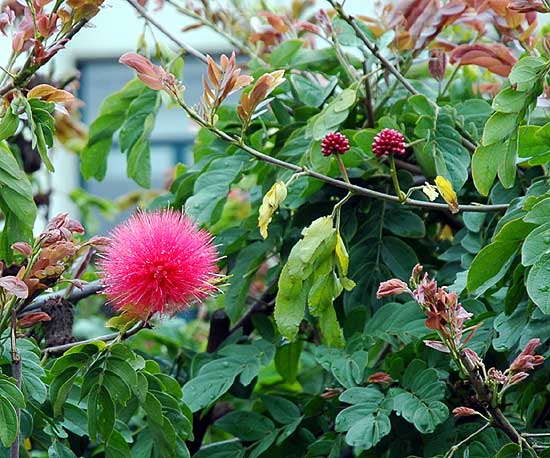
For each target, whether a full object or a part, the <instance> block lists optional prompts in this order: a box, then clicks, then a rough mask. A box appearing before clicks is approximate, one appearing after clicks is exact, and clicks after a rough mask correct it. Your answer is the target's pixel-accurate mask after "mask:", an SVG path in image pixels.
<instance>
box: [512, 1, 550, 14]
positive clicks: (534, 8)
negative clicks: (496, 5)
mask: <svg viewBox="0 0 550 458" xmlns="http://www.w3.org/2000/svg"><path fill="white" fill-rule="evenodd" d="M508 9H510V10H512V11H516V12H517V13H533V12H535V13H548V12H550V9H548V7H547V6H546V5H545V4H544V2H543V1H542V0H512V1H511V2H510V3H508Z"/></svg>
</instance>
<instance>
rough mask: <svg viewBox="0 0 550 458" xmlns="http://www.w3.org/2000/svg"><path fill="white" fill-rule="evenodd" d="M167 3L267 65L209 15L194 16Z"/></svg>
mask: <svg viewBox="0 0 550 458" xmlns="http://www.w3.org/2000/svg"><path fill="white" fill-rule="evenodd" d="M167 3H168V4H170V5H172V6H173V7H174V8H175V9H176V10H177V11H179V12H180V13H181V14H183V15H185V16H187V17H190V18H192V19H195V20H197V21H199V22H200V23H201V24H202V25H204V26H206V27H208V28H210V29H211V30H213V31H214V32H216V33H217V34H219V35H221V36H222V37H223V38H225V39H226V40H227V41H228V42H229V43H231V44H232V45H233V46H235V47H236V48H237V49H239V50H240V51H241V52H242V53H244V54H248V56H250V57H251V58H253V59H257V61H258V62H259V63H260V64H262V65H267V62H265V61H264V60H263V59H262V58H261V57H260V56H259V55H258V54H257V53H256V52H255V51H254V49H252V47H251V46H249V45H248V44H247V43H245V42H242V41H239V40H237V39H236V38H235V37H234V36H233V35H231V34H229V33H227V32H226V31H225V30H223V29H221V28H220V27H218V25H217V24H216V23H215V22H213V21H212V20H211V19H210V15H208V16H206V15H205V16H202V15H199V14H196V13H195V12H194V11H192V10H190V9H189V8H186V7H184V6H181V5H178V4H176V3H175V2H174V1H173V0H167ZM207 14H208V13H207Z"/></svg>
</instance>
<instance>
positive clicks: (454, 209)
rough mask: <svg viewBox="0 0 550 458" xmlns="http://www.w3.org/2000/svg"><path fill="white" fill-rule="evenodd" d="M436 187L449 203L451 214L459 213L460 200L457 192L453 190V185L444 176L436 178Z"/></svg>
mask: <svg viewBox="0 0 550 458" xmlns="http://www.w3.org/2000/svg"><path fill="white" fill-rule="evenodd" d="M435 185H436V186H437V190H438V191H439V194H441V197H443V199H444V200H445V202H447V205H448V206H449V210H450V211H451V213H458V211H459V208H458V200H457V198H456V192H455V191H454V189H453V185H452V184H451V182H450V181H449V180H447V179H446V178H443V177H442V176H437V177H435Z"/></svg>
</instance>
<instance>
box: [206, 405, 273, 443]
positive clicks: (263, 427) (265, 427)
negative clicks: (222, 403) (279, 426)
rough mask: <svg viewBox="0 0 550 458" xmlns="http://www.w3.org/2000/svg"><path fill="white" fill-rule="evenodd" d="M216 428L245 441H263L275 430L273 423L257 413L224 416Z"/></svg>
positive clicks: (238, 413) (237, 413)
mask: <svg viewBox="0 0 550 458" xmlns="http://www.w3.org/2000/svg"><path fill="white" fill-rule="evenodd" d="M215 426H216V427H218V428H220V429H222V430H224V431H225V432H228V433H229V434H232V435H233V436H235V437H238V438H239V439H241V440H244V441H256V440H259V439H262V438H263V437H264V436H265V435H267V434H269V433H270V432H271V431H273V429H274V428H275V425H274V424H273V422H272V421H271V420H270V419H269V418H267V417H264V416H263V415H260V414H259V413H256V412H245V411H240V410H239V411H234V412H230V413H228V414H227V415H224V416H223V417H222V418H220V419H219V420H218V421H216V423H215Z"/></svg>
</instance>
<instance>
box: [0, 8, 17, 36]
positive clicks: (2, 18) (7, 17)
mask: <svg viewBox="0 0 550 458" xmlns="http://www.w3.org/2000/svg"><path fill="white" fill-rule="evenodd" d="M14 20H15V13H14V12H13V10H12V9H11V8H10V7H9V6H7V7H6V8H4V11H2V12H1V13H0V32H2V34H3V35H4V36H7V34H6V28H7V27H8V26H10V25H12V24H13V21H14Z"/></svg>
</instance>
